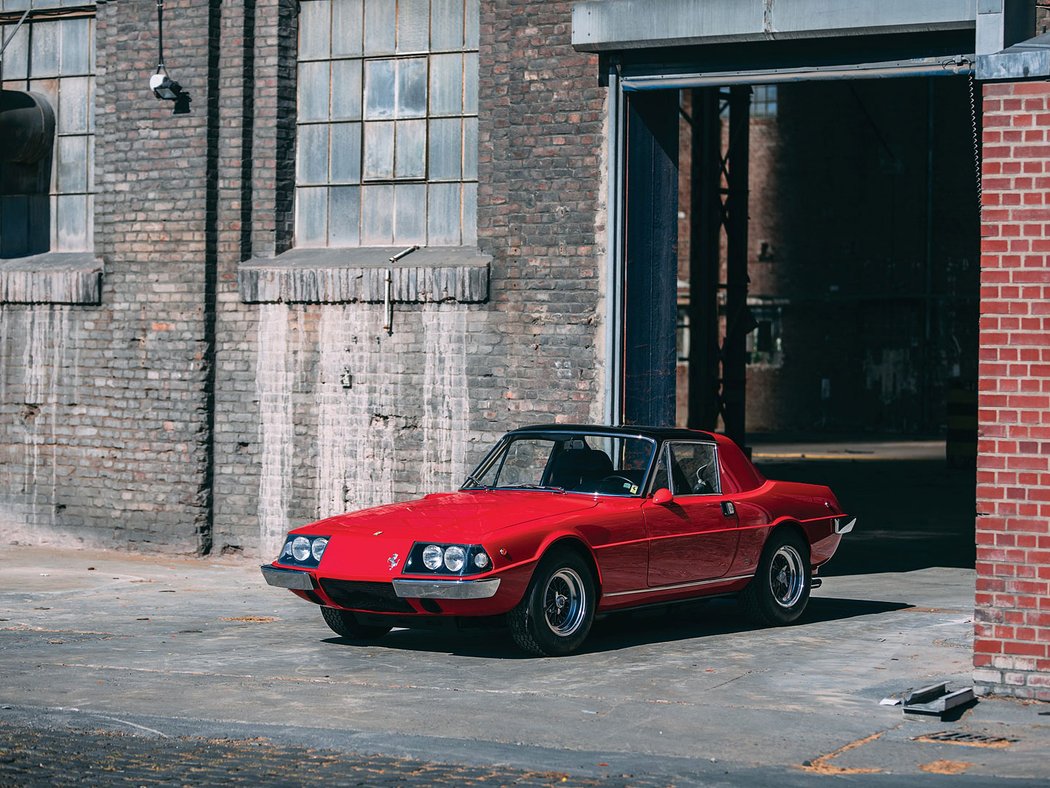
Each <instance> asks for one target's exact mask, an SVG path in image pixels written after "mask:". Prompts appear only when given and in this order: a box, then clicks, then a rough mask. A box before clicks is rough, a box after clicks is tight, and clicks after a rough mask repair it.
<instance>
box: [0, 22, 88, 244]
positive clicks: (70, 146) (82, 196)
mask: <svg viewBox="0 0 1050 788" xmlns="http://www.w3.org/2000/svg"><path fill="white" fill-rule="evenodd" d="M10 16H14V17H15V21H14V22H10V23H8V24H5V25H2V26H0V35H2V36H3V41H5V42H7V41H8V39H10V43H8V46H7V49H6V51H5V52H4V55H3V61H2V63H0V68H2V71H0V80H2V86H3V89H4V90H5V91H8V93H6V94H5V95H7V96H8V97H9V98H10V97H13V96H15V95H16V94H18V93H21V94H24V93H35V94H41V95H43V96H44V97H45V99H46V101H47V103H48V104H50V108H51V111H52V112H53V113H54V118H55V126H54V147H53V151H52V154H51V156H44V157H43V159H42V160H41V162H39V163H34V166H35V167H42V168H43V169H42V170H41V171H40V173H39V176H40V177H39V178H37V177H35V176H27V174H26V172H25V171H24V170H25V166H26V165H24V164H22V163H19V162H11V161H5V162H3V165H2V166H3V168H4V173H3V175H4V177H3V191H2V196H0V201H2V202H0V250H2V253H0V254H2V256H3V257H21V256H25V255H28V254H35V253H38V252H45V251H49V250H50V251H52V252H83V251H90V250H91V249H92V248H93V244H94V240H93V236H94V221H93V216H94V191H95V187H94V160H95V155H94V151H95V113H94V97H95V51H94V40H95V20H94V18H93V17H91V16H83V15H82V16H80V17H79V18H77V17H73V18H68V17H67V18H46V17H43V18H42V17H36V18H33V17H31V18H29V19H28V20H27V21H26V22H25V23H24V24H23V25H22V27H21V28H19V29H18V32H17V33H15V32H14V31H15V29H16V24H15V23H16V22H17V15H10ZM9 18H10V17H9ZM6 103H7V104H8V106H10V105H11V102H6ZM16 103H17V102H16ZM5 152H6V151H0V156H2V155H3V153H5ZM41 178H42V184H41V185H39V186H34V185H32V182H33V181H34V180H37V181H38V180H40V179H41ZM27 184H28V185H27Z"/></svg>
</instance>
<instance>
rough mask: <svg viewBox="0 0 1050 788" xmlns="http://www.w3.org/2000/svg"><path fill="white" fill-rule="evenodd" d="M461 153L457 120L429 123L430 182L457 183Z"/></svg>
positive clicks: (458, 120) (458, 122)
mask: <svg viewBox="0 0 1050 788" xmlns="http://www.w3.org/2000/svg"><path fill="white" fill-rule="evenodd" d="M462 151H463V129H462V121H461V120H460V119H459V118H443V119H441V120H432V121H430V170H429V173H428V177H429V178H430V180H432V181H458V180H459V179H460V177H461V172H460V161H461V159H462Z"/></svg>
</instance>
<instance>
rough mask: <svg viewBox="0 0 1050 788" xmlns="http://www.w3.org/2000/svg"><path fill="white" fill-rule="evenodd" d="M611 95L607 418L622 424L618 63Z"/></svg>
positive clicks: (611, 80)
mask: <svg viewBox="0 0 1050 788" xmlns="http://www.w3.org/2000/svg"><path fill="white" fill-rule="evenodd" d="M608 96H609V99H608V103H609V138H608V148H607V151H608V153H607V156H608V161H607V163H606V167H607V173H608V183H607V184H606V186H607V189H608V196H607V207H606V238H607V248H606V251H605V268H606V276H605V407H604V421H605V423H606V424H611V425H613V426H619V425H620V424H622V423H623V91H622V89H621V86H620V74H619V71H618V69H617V67H616V66H615V65H613V66H610V67H609V92H608Z"/></svg>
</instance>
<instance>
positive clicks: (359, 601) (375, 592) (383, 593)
mask: <svg viewBox="0 0 1050 788" xmlns="http://www.w3.org/2000/svg"><path fill="white" fill-rule="evenodd" d="M321 588H322V589H324V592H325V593H326V594H328V597H329V598H330V599H331V600H332V601H333V602H335V603H336V604H337V605H339V606H340V607H348V608H350V609H351V610H370V611H372V612H374V613H415V612H416V611H415V608H413V607H412V606H411V605H410V604H408V602H406V601H405V600H404V599H402V598H401V597H399V596H398V595H397V594H395V593H394V586H393V584H392V583H361V582H357V581H353V580H332V579H328V578H324V579H322V580H321Z"/></svg>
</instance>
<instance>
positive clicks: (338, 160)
mask: <svg viewBox="0 0 1050 788" xmlns="http://www.w3.org/2000/svg"><path fill="white" fill-rule="evenodd" d="M331 179H332V183H359V182H360V181H361V124H360V123H337V124H335V125H334V126H332V170H331ZM333 199H334V198H333Z"/></svg>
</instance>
